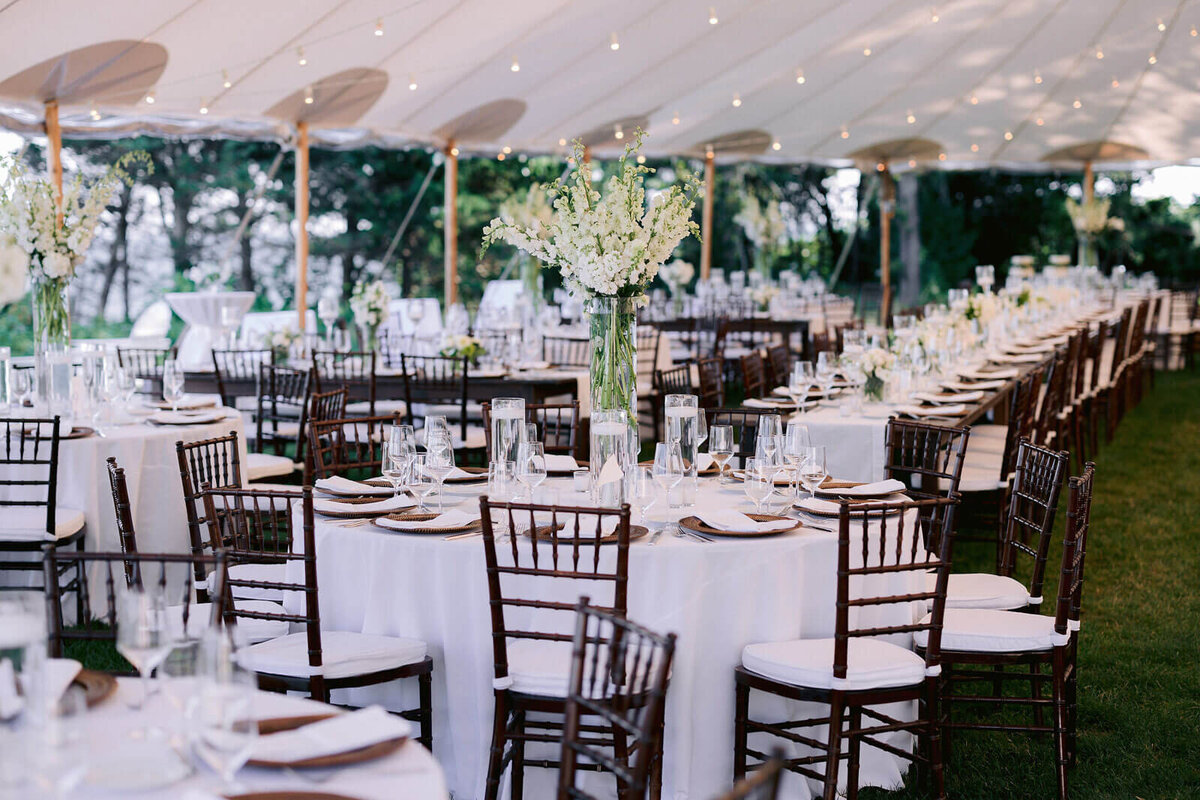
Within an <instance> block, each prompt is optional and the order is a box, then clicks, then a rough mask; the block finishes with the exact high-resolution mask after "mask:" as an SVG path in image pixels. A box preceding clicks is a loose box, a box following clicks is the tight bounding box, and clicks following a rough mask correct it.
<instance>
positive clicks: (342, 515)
mask: <svg viewBox="0 0 1200 800" xmlns="http://www.w3.org/2000/svg"><path fill="white" fill-rule="evenodd" d="M386 499H387V497H386V496H384V497H338V499H336V500H329V502H331V503H341V504H343V505H348V506H360V505H367V504H369V503H380V502H383V501H384V500H386ZM314 513H315V514H317V516H320V517H325V518H327V519H378V517H379V511H378V510H376V511H354V510H353V509H349V508H348V509H346V510H345V511H318V510H316V509H314ZM392 513H393V514H398V513H402V511H399V510H398V511H393V512H392Z"/></svg>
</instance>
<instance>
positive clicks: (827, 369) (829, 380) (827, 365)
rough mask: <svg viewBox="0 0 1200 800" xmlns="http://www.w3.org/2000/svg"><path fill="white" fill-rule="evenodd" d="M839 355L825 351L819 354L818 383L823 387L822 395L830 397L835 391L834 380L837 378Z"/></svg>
mask: <svg viewBox="0 0 1200 800" xmlns="http://www.w3.org/2000/svg"><path fill="white" fill-rule="evenodd" d="M837 368H838V357H837V354H836V353H830V352H824V353H818V354H817V370H816V375H817V384H819V385H820V387H821V396H822V397H823V398H825V399H826V400H828V399H829V393H830V392H832V391H833V382H834V380H835V379H836V378H837Z"/></svg>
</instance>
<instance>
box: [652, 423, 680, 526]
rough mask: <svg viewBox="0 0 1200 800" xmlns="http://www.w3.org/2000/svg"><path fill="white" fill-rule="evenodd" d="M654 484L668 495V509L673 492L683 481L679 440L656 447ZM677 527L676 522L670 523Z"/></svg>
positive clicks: (659, 444) (660, 443) (661, 443)
mask: <svg viewBox="0 0 1200 800" xmlns="http://www.w3.org/2000/svg"><path fill="white" fill-rule="evenodd" d="M652 470H653V475H654V482H655V483H657V484H658V486H659V488H660V489H662V491H663V492H665V493H666V501H667V507H668V508H669V507H670V505H671V490H672V489H674V488H675V487H676V486H678V485H679V482H680V481H681V480H683V450H682V448H681V447H680V445H679V442H678V440H671V441H669V442H659V443H658V444H656V445H654V467H653V468H652ZM669 524H670V525H675V522H674V520H671V521H670V522H669Z"/></svg>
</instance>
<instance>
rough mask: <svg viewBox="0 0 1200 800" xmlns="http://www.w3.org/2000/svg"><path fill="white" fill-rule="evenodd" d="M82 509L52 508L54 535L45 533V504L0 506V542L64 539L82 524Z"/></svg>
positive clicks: (79, 528)
mask: <svg viewBox="0 0 1200 800" xmlns="http://www.w3.org/2000/svg"><path fill="white" fill-rule="evenodd" d="M84 522H85V520H84V516H83V512H82V511H76V510H75V509H73V508H62V507H61V506H60V507H57V508H55V509H54V535H53V536H48V535H47V534H46V507H45V506H4V507H3V508H0V542H52V541H55V540H57V539H65V538H66V537H68V536H70V535H71V534H73V533H75V532H76V531H79V530H81V529H82V528H83V525H84Z"/></svg>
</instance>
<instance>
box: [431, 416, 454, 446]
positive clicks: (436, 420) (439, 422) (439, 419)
mask: <svg viewBox="0 0 1200 800" xmlns="http://www.w3.org/2000/svg"><path fill="white" fill-rule="evenodd" d="M439 432H445V434H446V435H447V436H449V435H450V423H449V422H447V421H446V417H445V415H443V414H429V415H427V416H426V417H425V448H426V449H428V448H429V437H430V436H433V435H435V434H436V433H439Z"/></svg>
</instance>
